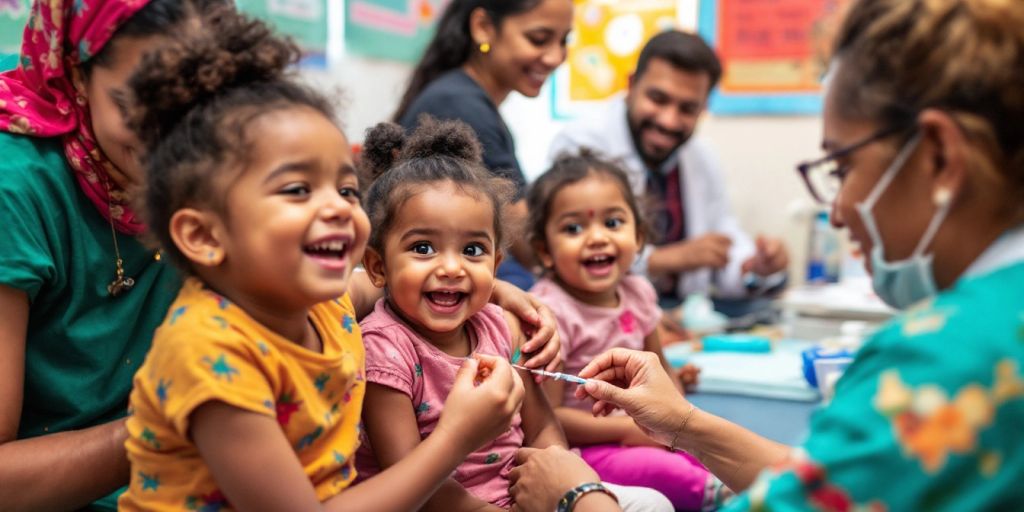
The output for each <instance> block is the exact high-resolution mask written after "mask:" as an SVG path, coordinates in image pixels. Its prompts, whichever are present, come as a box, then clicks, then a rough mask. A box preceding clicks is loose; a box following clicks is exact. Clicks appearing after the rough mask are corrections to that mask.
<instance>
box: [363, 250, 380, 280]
mask: <svg viewBox="0 0 1024 512" xmlns="http://www.w3.org/2000/svg"><path fill="white" fill-rule="evenodd" d="M363 268H364V269H366V275H367V276H369V277H370V282H371V283H373V285H374V286H376V287H377V288H384V283H385V279H384V277H385V275H386V274H385V273H384V256H381V254H380V253H379V252H377V250H376V249H374V248H372V247H367V248H366V252H365V253H364V254H363Z"/></svg>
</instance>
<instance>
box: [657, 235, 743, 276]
mask: <svg viewBox="0 0 1024 512" xmlns="http://www.w3.org/2000/svg"><path fill="white" fill-rule="evenodd" d="M730 247H732V240H730V239H729V237H727V236H725V235H723V234H720V233H705V234H703V235H701V236H699V237H696V238H692V239H689V240H683V241H681V242H675V243H671V244H666V245H662V246H659V247H657V248H655V249H654V253H652V254H651V257H650V259H648V260H647V268H648V271H649V272H650V273H653V274H658V273H678V272H688V271H691V270H697V269H702V268H711V269H719V268H722V267H724V266H726V265H728V264H729V248H730Z"/></svg>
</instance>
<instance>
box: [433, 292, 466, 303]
mask: <svg viewBox="0 0 1024 512" xmlns="http://www.w3.org/2000/svg"><path fill="white" fill-rule="evenodd" d="M459 295H460V294H459V293H458V292H430V300H432V301H434V302H436V303H438V304H440V305H442V306H451V305H454V304H455V303H457V302H458V301H459Z"/></svg>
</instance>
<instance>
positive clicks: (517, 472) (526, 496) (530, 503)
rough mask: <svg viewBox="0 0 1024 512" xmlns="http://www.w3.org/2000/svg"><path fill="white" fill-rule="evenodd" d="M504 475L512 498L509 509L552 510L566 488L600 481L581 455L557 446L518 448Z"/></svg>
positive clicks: (566, 490)
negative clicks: (511, 464)
mask: <svg viewBox="0 0 1024 512" xmlns="http://www.w3.org/2000/svg"><path fill="white" fill-rule="evenodd" d="M508 478H509V482H510V484H511V485H510V486H509V493H510V494H512V499H513V500H515V505H513V507H512V510H513V511H520V510H555V508H556V507H557V505H558V500H560V499H562V496H563V495H565V493H566V492H568V491H569V490H570V489H572V488H574V487H576V486H577V485H580V484H585V483H588V482H600V481H601V478H600V477H598V476H597V472H595V471H594V470H593V469H592V468H591V467H590V466H588V465H587V463H586V462H584V461H583V459H581V458H580V457H579V456H578V455H576V454H575V453H572V452H570V451H569V450H566V449H565V448H562V447H559V446H551V447H548V448H545V449H543V450H540V449H537V448H520V449H519V451H518V452H516V467H514V468H512V471H510V472H509V474H508Z"/></svg>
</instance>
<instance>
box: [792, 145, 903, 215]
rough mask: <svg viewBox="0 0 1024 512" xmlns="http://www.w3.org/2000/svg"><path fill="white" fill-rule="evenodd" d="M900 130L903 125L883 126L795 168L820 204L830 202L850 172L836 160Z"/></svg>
mask: <svg viewBox="0 0 1024 512" xmlns="http://www.w3.org/2000/svg"><path fill="white" fill-rule="evenodd" d="M902 131H906V127H905V126H890V127H886V128H883V129H881V130H878V131H877V132H875V133H872V134H871V135H869V136H868V137H866V138H865V139H863V140H860V141H858V142H855V143H853V144H850V145H849V146H846V147H845V148H840V149H837V150H835V151H833V152H831V153H829V154H827V155H825V156H823V157H821V158H819V159H817V160H811V161H808V162H803V163H801V164H799V165H797V166H796V170H797V172H799V173H800V176H801V177H803V179H804V184H805V185H807V190H808V191H809V192H810V193H811V196H813V197H814V199H815V200H816V201H818V202H819V203H822V204H832V202H833V201H835V199H836V196H838V195H839V189H840V188H841V187H842V186H843V180H844V179H845V178H846V175H847V174H849V172H850V168H849V167H848V166H845V165H841V164H840V163H839V161H838V160H839V159H840V158H842V157H844V156H847V155H849V154H851V153H853V152H855V151H857V150H858V149H861V148H863V147H864V146H867V145H868V144H871V143H872V142H875V141H877V140H881V139H883V138H885V137H888V136H890V135H892V134H894V133H898V132H902Z"/></svg>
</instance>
